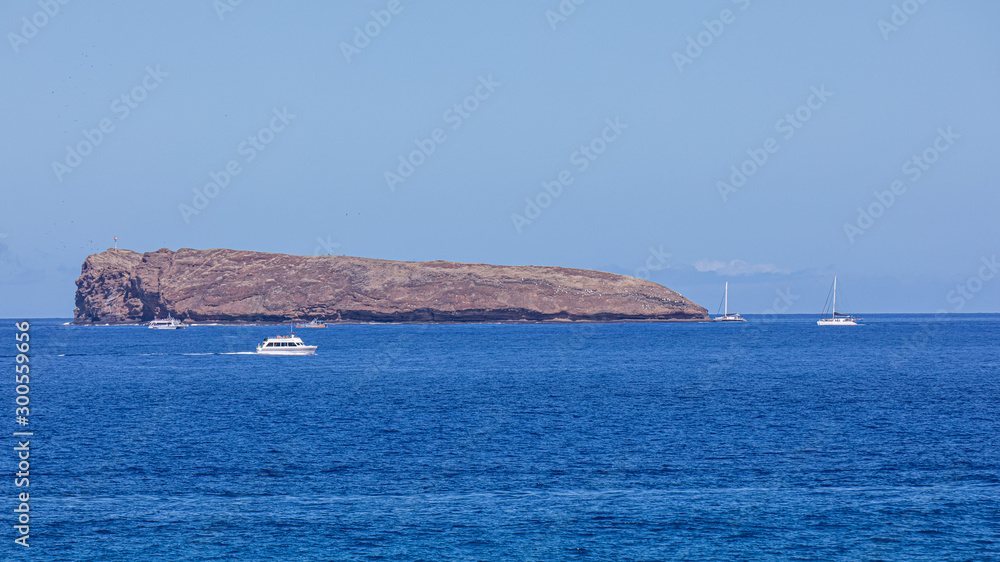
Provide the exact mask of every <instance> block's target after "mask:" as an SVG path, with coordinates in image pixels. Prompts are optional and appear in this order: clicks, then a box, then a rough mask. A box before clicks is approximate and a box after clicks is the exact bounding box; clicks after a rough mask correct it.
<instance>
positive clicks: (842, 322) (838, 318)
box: [816, 275, 861, 326]
mask: <svg viewBox="0 0 1000 562" xmlns="http://www.w3.org/2000/svg"><path fill="white" fill-rule="evenodd" d="M823 312H826V308H823ZM830 313H831V314H832V316H830V317H829V318H823V319H820V320H817V321H816V324H817V325H819V326H857V325H858V320H861V319H860V318H858V317H856V316H851V315H849V314H837V276H836V275H834V276H833V306H831V308H830Z"/></svg>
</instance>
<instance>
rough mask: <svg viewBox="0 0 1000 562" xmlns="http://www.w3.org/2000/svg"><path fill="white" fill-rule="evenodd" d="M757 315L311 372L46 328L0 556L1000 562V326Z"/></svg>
mask: <svg viewBox="0 0 1000 562" xmlns="http://www.w3.org/2000/svg"><path fill="white" fill-rule="evenodd" d="M748 318H749V320H750V321H749V322H747V323H746V324H739V325H736V324H688V323H682V324H595V325H433V326H424V325H353V326H331V327H329V328H325V329H310V330H300V331H298V334H299V335H301V336H302V337H303V339H304V340H305V341H306V343H307V344H311V345H318V346H319V351H318V354H317V355H316V356H313V357H266V356H257V355H253V354H249V353H246V352H250V351H253V349H254V346H255V344H256V343H258V342H259V341H261V340H262V339H263V338H264V337H265V336H269V335H271V336H273V335H276V334H278V333H286V332H287V330H288V328H287V327H277V326H242V327H236V326H195V327H191V328H188V329H186V330H181V331H157V330H148V329H146V328H144V327H139V326H63V325H60V322H61V321H55V320H39V321H35V322H33V323H32V326H31V330H30V334H31V344H32V348H31V368H32V372H31V391H30V400H31V404H30V406H31V415H30V424H29V426H28V427H27V428H25V427H21V426H18V425H16V424H15V423H14V407H15V405H14V398H15V389H14V386H15V385H14V380H13V376H12V375H10V376H9V379H8V383H7V384H6V385H0V396H3V395H4V394H3V393H6V394H5V396H6V398H3V399H2V403H3V404H7V406H6V407H4V408H3V409H2V410H0V412H2V413H3V416H4V417H6V418H7V419H6V420H4V422H3V423H4V424H5V425H6V426H7V427H8V429H9V432H8V433H7V435H8V437H7V439H6V441H5V442H6V443H7V444H8V446H6V447H4V452H2V453H0V466H3V467H4V468H3V472H4V473H6V474H8V476H6V477H4V478H3V484H2V486H0V494H2V503H0V505H3V506H4V509H3V510H2V513H3V514H4V515H0V520H2V521H3V523H4V524H3V525H0V529H4V531H3V534H4V535H5V536H4V537H0V539H2V542H3V547H2V548H0V558H3V559H5V560H128V561H141V560H765V559H783V560H987V559H994V560H995V559H1000V316H998V315H952V316H940V317H939V316H934V315H872V316H871V317H869V318H867V319H866V320H865V325H863V326H859V327H819V326H817V325H816V323H815V320H816V318H815V317H812V316H780V317H777V318H774V317H762V316H757V317H755V316H753V315H749V316H748ZM2 324H3V325H2V327H0V361H3V362H6V363H7V364H8V367H6V369H8V372H12V371H13V365H14V357H13V356H14V354H15V353H16V351H15V350H14V344H15V342H14V333H15V330H14V325H13V324H14V321H13V320H9V321H6V320H5V321H3V323H2ZM25 429H27V430H30V431H32V432H34V435H33V436H32V437H31V443H30V447H31V478H30V483H31V485H30V487H29V488H16V487H15V486H14V476H13V473H14V472H16V462H17V461H16V458H15V453H14V451H13V446H14V445H16V442H15V438H14V437H11V432H13V431H19V430H25ZM21 491H29V492H30V494H31V535H30V544H31V546H30V547H29V548H28V549H25V548H23V547H21V546H18V545H15V544H14V542H13V541H14V538H16V536H17V534H16V531H15V530H14V529H13V525H14V524H15V522H16V514H15V513H13V509H14V507H15V506H16V501H15V498H16V494H17V493H18V492H21Z"/></svg>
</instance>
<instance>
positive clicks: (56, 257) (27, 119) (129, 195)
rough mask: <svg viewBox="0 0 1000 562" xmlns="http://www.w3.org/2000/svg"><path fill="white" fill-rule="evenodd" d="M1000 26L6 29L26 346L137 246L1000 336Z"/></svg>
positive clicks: (6, 189) (100, 22)
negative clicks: (936, 316) (102, 255)
mask: <svg viewBox="0 0 1000 562" xmlns="http://www.w3.org/2000/svg"><path fill="white" fill-rule="evenodd" d="M63 1H66V0H63ZM231 4H237V5H236V6H231ZM46 10H47V11H48V13H46ZM393 12H395V13H393ZM50 13H54V15H49V14H50ZM996 21H1000V5H998V4H996V3H994V2H987V1H985V0H983V1H955V2H942V1H940V0H927V1H925V2H924V3H920V2H918V1H917V0H908V1H905V2H900V1H899V0H895V1H883V0H877V1H871V0H867V1H860V0H856V1H854V0H848V1H844V2H837V3H822V4H820V3H804V2H803V3H795V4H794V5H783V6H779V5H778V4H777V3H773V2H771V3H767V2H761V1H756V0H749V1H747V0H735V1H734V0H716V1H713V2H670V3H666V2H652V1H649V2H625V3H620V2H603V1H598V0H587V1H585V2H582V3H581V4H575V3H574V2H573V1H572V0H564V1H563V2H561V3H560V2H559V1H556V0H549V1H540V2H519V3H514V4H513V5H511V3H499V2H459V1H450V2H413V1H410V0H400V1H393V2H390V1H388V0H370V1H363V2H361V1H357V2H350V3H348V2H338V3H327V2H319V1H299V2H294V3H281V4H279V3H265V2H260V1H253V0H245V1H243V2H242V3H238V2H236V0H232V1H230V0H219V1H218V2H212V1H210V0H203V1H196V2H178V3H168V2H159V3H152V2H80V1H76V2H73V1H69V2H67V3H66V4H65V5H63V4H61V3H60V2H59V0H42V1H41V2H39V1H37V0H35V1H26V0H10V1H7V2H4V3H3V5H2V7H0V30H2V31H3V32H4V35H5V39H6V44H5V45H4V46H3V47H0V64H2V65H3V73H4V80H3V81H2V82H0V99H2V101H3V106H4V111H3V112H2V116H0V119H2V125H3V130H4V131H5V132H6V134H4V135H2V137H0V162H2V164H3V166H2V169H3V177H2V194H3V201H4V204H3V206H2V208H0V209H2V210H0V295H2V299H0V317H15V316H28V317H31V316H55V317H69V316H71V315H72V311H73V306H74V304H73V295H74V291H75V285H74V281H75V279H76V278H77V277H78V276H79V272H80V264H81V263H82V262H83V260H84V259H85V258H86V256H87V255H89V254H91V253H95V252H99V251H103V250H104V249H106V248H108V247H110V246H111V245H112V243H113V237H114V236H118V237H119V246H120V247H123V248H129V249H132V250H136V251H140V252H143V251H153V250H156V249H158V248H161V247H167V248H170V249H178V248H182V247H191V248H219V247H222V248H236V249H246V250H259V251H268V252H284V253H290V254H317V253H320V254H327V253H333V254H347V255H355V256H363V257H372V258H384V259H397V260H432V259H445V260H454V261H463V262H485V263H499V264H536V265H558V266H566V267H579V268H588V269H600V270H605V271H612V272H616V273H624V274H628V275H635V276H640V277H644V278H648V279H651V280H653V281H656V282H658V283H662V284H664V285H666V286H668V287H670V288H672V289H675V290H677V291H679V292H681V293H682V294H684V295H685V296H687V297H688V298H691V299H692V300H694V301H695V302H698V303H699V304H702V305H704V306H706V307H707V308H709V309H710V310H711V311H712V312H714V311H715V309H716V307H717V306H718V303H719V301H720V300H721V297H722V289H723V283H725V282H726V281H729V283H730V304H731V307H730V310H736V311H739V312H743V313H757V312H764V311H768V310H775V311H778V312H790V313H796V312H797V313H819V311H820V310H821V309H822V307H823V303H824V301H825V299H826V295H827V292H828V289H829V286H830V282H831V280H832V278H833V275H834V274H835V273H836V274H837V275H838V276H839V279H840V282H839V287H840V296H841V297H842V298H843V299H845V300H846V303H847V305H848V306H850V308H851V309H852V310H851V311H853V312H934V311H938V310H946V311H949V312H998V311H1000V271H997V269H998V265H997V262H996V260H995V256H996V255H997V254H998V253H1000V244H998V241H1000V237H998V233H1000V226H998V221H997V209H998V208H1000V205H998V203H1000V191H998V183H1000V182H998V179H997V171H996V164H995V162H996V154H997V152H998V148H1000V127H998V125H1000V106H998V103H997V100H998V99H1000V98H998V90H1000V88H998V86H1000V56H998V53H1000V34H998V33H997V32H996V26H995V22H996ZM227 169H228V171H227ZM560 180H562V181H561V183H560ZM546 186H548V187H546ZM994 277H995V278H994ZM775 305H777V306H775Z"/></svg>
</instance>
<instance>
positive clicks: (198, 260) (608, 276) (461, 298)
mask: <svg viewBox="0 0 1000 562" xmlns="http://www.w3.org/2000/svg"><path fill="white" fill-rule="evenodd" d="M76 286H77V291H76V310H75V312H74V322H75V323H77V324H92V323H102V324H103V323H138V322H148V321H150V320H153V319H155V318H165V317H166V316H168V315H170V316H173V317H174V318H177V319H180V320H183V321H185V322H225V323H283V322H293V321H303V320H308V319H313V318H322V319H325V320H326V321H327V322H343V323H359V322H650V321H656V322H663V321H706V320H709V316H708V312H707V311H706V310H705V309H704V308H703V307H701V306H699V305H697V304H695V303H693V302H691V301H689V300H687V299H685V298H684V297H682V296H681V295H680V294H678V293H676V292H674V291H671V290H670V289H668V288H666V287H664V286H662V285H659V284H657V283H653V282H651V281H643V280H641V279H636V278H634V277H628V276H625V275H617V274H613V273H604V272H600V271H589V270H584V269H568V268H563V267H542V266H502V265H486V264H469V263H455V262H447V261H428V262H403V261H388V260H378V259H369V258H358V257H349V256H293V255H287V254H269V253H261V252H247V251H239V250H222V249H215V250H192V249H189V248H182V249H180V250H177V251H176V252H174V251H171V250H168V249H166V248H163V249H160V250H157V251H155V252H147V253H144V254H140V253H138V252H133V251H130V250H114V249H109V250H107V251H105V252H101V253H99V254H93V255H91V256H88V257H87V259H86V260H85V261H84V263H83V270H82V273H81V275H80V278H79V279H77V281H76Z"/></svg>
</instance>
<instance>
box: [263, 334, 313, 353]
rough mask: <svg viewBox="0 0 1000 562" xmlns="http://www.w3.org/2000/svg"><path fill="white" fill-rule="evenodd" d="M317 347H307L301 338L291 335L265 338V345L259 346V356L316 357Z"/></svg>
mask: <svg viewBox="0 0 1000 562" xmlns="http://www.w3.org/2000/svg"><path fill="white" fill-rule="evenodd" d="M317 347H318V346H315V345H306V344H304V343H302V339H301V338H297V337H295V336H294V335H292V334H289V335H287V336H275V337H273V338H265V339H264V342H263V343H260V344H258V345H257V353H258V354H259V355H316V348H317Z"/></svg>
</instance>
